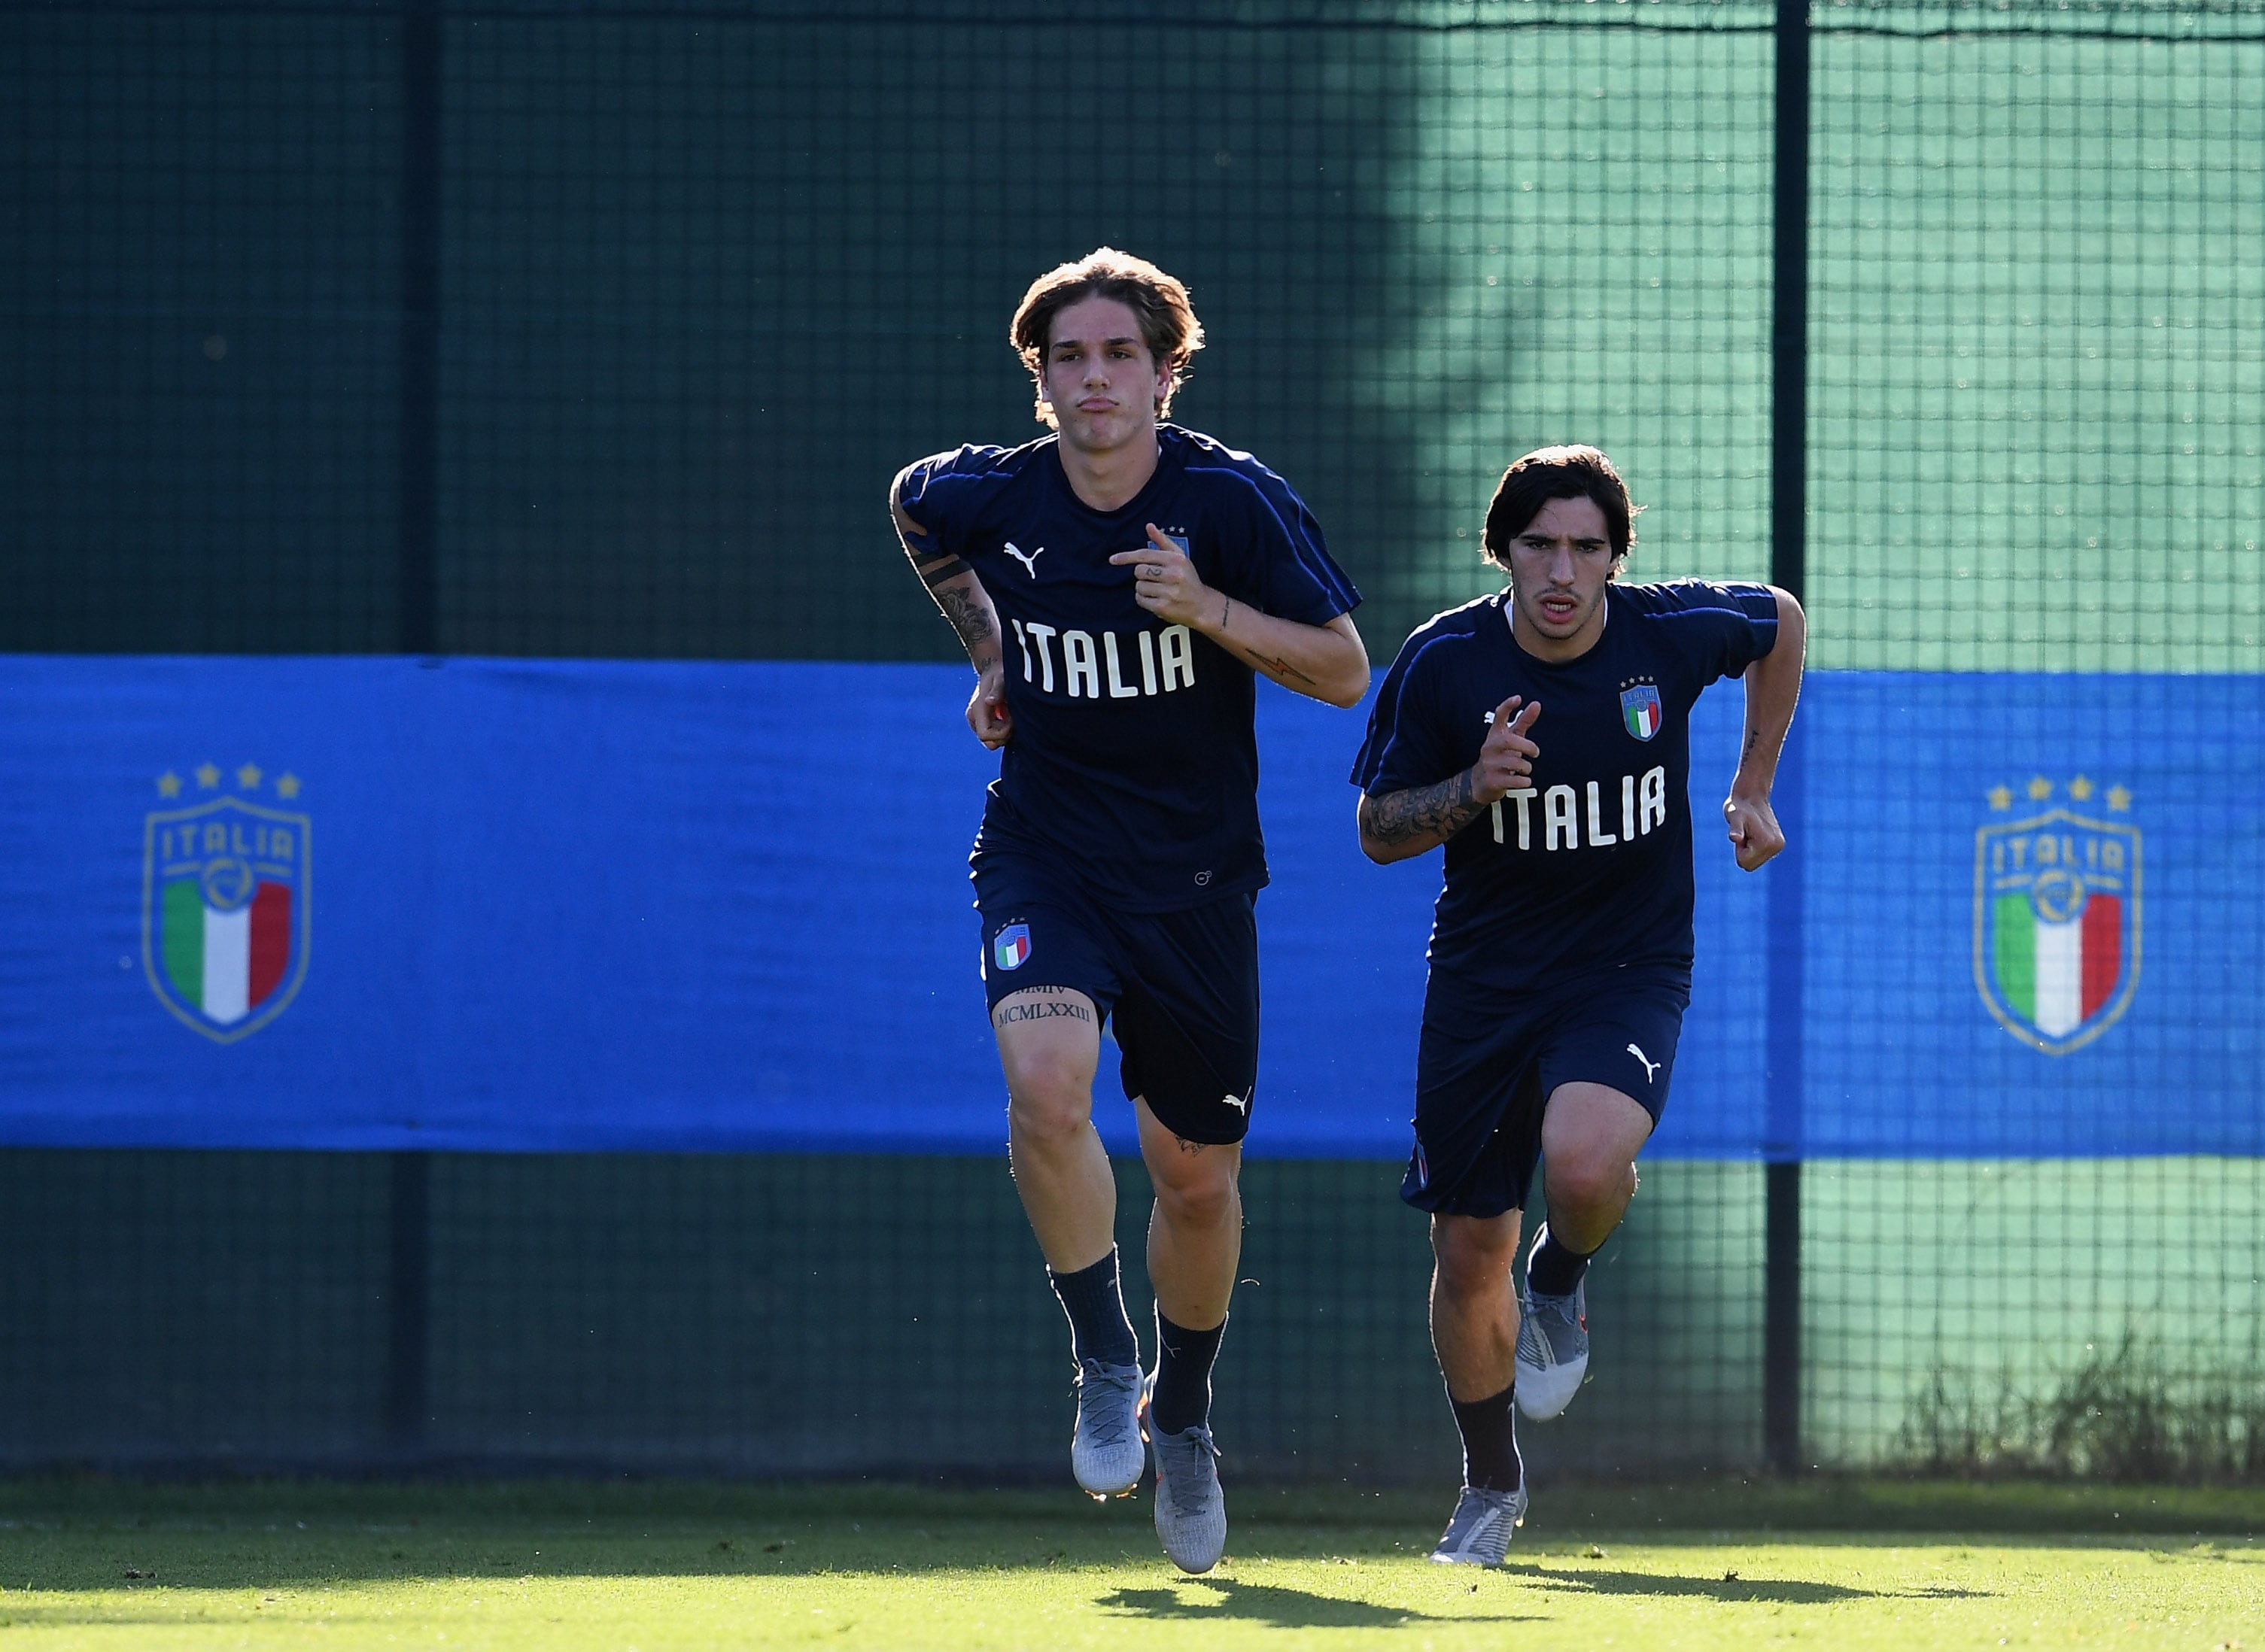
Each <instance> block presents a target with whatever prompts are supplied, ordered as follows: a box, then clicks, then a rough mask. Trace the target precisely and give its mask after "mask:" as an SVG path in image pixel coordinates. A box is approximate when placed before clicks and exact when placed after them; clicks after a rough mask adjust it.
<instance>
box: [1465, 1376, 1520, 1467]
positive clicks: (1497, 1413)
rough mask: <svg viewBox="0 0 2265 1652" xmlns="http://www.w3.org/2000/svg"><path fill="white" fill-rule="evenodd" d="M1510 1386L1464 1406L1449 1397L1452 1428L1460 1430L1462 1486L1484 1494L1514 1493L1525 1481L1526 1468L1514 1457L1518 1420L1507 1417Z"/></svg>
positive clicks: (1516, 1450) (1516, 1444)
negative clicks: (1461, 1435)
mask: <svg viewBox="0 0 2265 1652" xmlns="http://www.w3.org/2000/svg"><path fill="white" fill-rule="evenodd" d="M1517 1388H1518V1385H1517V1384H1516V1383H1512V1384H1511V1386H1509V1387H1507V1388H1504V1390H1503V1391H1502V1392H1501V1393H1500V1394H1497V1395H1495V1396H1494V1398H1492V1399H1491V1400H1474V1401H1471V1402H1470V1403H1469V1404H1468V1405H1465V1404H1464V1403H1463V1402H1462V1401H1460V1400H1458V1399H1456V1398H1455V1396H1454V1395H1453V1394H1449V1395H1448V1396H1447V1403H1448V1404H1449V1405H1452V1406H1453V1407H1454V1408H1455V1426H1456V1427H1457V1428H1459V1429H1460V1430H1462V1431H1463V1484H1465V1485H1466V1486H1477V1487H1480V1488H1483V1489H1485V1490H1488V1491H1516V1490H1517V1489H1518V1485H1519V1483H1520V1482H1521V1481H1524V1480H1525V1478H1526V1465H1525V1464H1524V1463H1523V1462H1521V1461H1520V1460H1519V1459H1518V1419H1517V1418H1516V1417H1515V1416H1514V1415H1511V1407H1510V1400H1511V1394H1514V1393H1515V1392H1516V1391H1517Z"/></svg>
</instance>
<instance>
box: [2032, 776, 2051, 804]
mask: <svg viewBox="0 0 2265 1652" xmlns="http://www.w3.org/2000/svg"><path fill="white" fill-rule="evenodd" d="M2029 796H2030V797H2033V798H2035V799H2036V801H2037V802H2039V803H2043V801H2044V800H2045V799H2046V798H2048V797H2051V796H2052V782H2050V780H2047V779H2046V778H2045V777H2044V776H2043V775H2037V776H2036V778H2035V779H2033V780H2031V781H2030V782H2029Z"/></svg>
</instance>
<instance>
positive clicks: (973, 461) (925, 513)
mask: <svg viewBox="0 0 2265 1652" xmlns="http://www.w3.org/2000/svg"><path fill="white" fill-rule="evenodd" d="M1030 451H1031V450H1030V449H1029V448H992V447H977V446H975V445H974V444H972V443H970V444H968V445H967V446H965V447H961V448H952V449H951V450H950V452H947V453H936V454H930V455H929V456H928V457H927V458H925V459H921V460H916V461H914V462H913V463H911V464H908V465H907V466H906V467H905V468H904V469H901V470H899V471H898V472H897V479H896V480H895V482H893V483H892V484H890V488H889V498H890V499H891V501H892V503H893V504H894V505H895V506H897V508H898V509H899V511H901V512H902V513H904V515H905V517H906V518H907V520H910V521H911V522H912V523H913V525H914V527H915V528H919V529H920V530H921V533H922V534H924V535H926V536H927V538H928V540H929V543H930V545H931V546H932V547H933V549H935V550H936V552H937V553H938V554H941V553H943V552H946V551H950V552H954V553H957V554H959V555H962V556H964V555H965V554H966V552H967V549H968V541H969V539H970V536H971V530H972V527H973V524H974V523H975V521H976V520H978V518H980V516H981V514H982V513H983V510H984V508H985V506H987V505H988V504H990V503H991V502H992V501H993V500H994V499H997V498H998V497H999V496H1000V495H1001V494H1002V493H1003V492H1004V491H1006V490H1007V489H1008V488H1009V486H1011V485H1012V484H1013V483H1014V481H1015V478H1016V477H1017V476H1018V475H1020V474H1021V471H1022V469H1023V464H1024V463H1025V462H1027V457H1028V455H1029V453H1030Z"/></svg>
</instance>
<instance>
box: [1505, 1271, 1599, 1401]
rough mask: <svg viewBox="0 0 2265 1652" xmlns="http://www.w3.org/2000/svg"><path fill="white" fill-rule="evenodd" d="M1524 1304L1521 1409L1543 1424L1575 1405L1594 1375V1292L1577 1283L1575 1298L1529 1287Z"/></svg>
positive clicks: (1520, 1346) (1520, 1323)
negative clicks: (1591, 1357)
mask: <svg viewBox="0 0 2265 1652" xmlns="http://www.w3.org/2000/svg"><path fill="white" fill-rule="evenodd" d="M1588 1372H1589V1298H1588V1292H1586V1290H1585V1289H1584V1288H1583V1286H1581V1285H1575V1286H1574V1287H1573V1293H1572V1294H1571V1295H1570V1296H1537V1295H1535V1294H1534V1292H1533V1290H1532V1289H1531V1288H1530V1287H1529V1288H1528V1289H1527V1290H1526V1292H1524V1294H1523V1295H1522V1296H1521V1297H1520V1298H1519V1299H1518V1409H1519V1410H1521V1411H1523V1412H1525V1413H1526V1415H1528V1416H1530V1417H1532V1418H1533V1420H1534V1421H1535V1422H1537V1423H1539V1422H1543V1421H1546V1420H1547V1419H1548V1418H1550V1417H1554V1416H1555V1415H1558V1414H1559V1413H1561V1412H1562V1411H1563V1410H1564V1408H1566V1407H1567V1406H1569V1405H1570V1404H1572V1403H1573V1396H1574V1395H1575V1394H1578V1393H1580V1392H1581V1381H1582V1379H1583V1378H1584V1377H1586V1376H1587V1375H1588Z"/></svg>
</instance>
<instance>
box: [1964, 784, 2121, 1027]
mask: <svg viewBox="0 0 2265 1652" xmlns="http://www.w3.org/2000/svg"><path fill="white" fill-rule="evenodd" d="M2041 787H2043V788H2045V790H2043V791H2041V790H2040V788H2041ZM2070 790H2071V793H2072V795H2073V796H2075V797H2078V798H2079V799H2081V798H2083V797H2087V796H2088V795H2089V793H2090V790H2091V788H2090V786H2089V785H2088V784H2087V782H2083V781H2081V780H2079V781H2078V782H2076V783H2075V784H2074V785H2072V787H2071V788H2070ZM2049 791H2050V787H2049V784H2048V782H2031V783H2030V787H2029V793H2030V796H2031V797H2043V796H2044V795H2049ZM2008 796H2009V794H2008V793H2006V791H2005V790H2002V789H2001V790H2000V791H1999V792H1998V793H1995V794H1993V796H1992V802H1993V804H1997V806H1999V807H2005V806H2007V804H2006V802H2004V801H2001V800H2003V799H2006V797H2008ZM2109 798H2110V807H2111V808H2128V807H2129V806H2130V795H2129V794H2128V793H2126V792H2124V791H2123V789H2122V788H2121V787H2117V788H2116V789H2115V790H2113V791H2111V792H2110V793H2109ZM2118 799H2120V800H2121V801H2120V802H2119V801H2117V800H2118ZM2139 851H2140V840H2139V830H2138V827H2137V826H2129V825H2125V824H2123V822H2120V821H2110V820H2099V819H2090V818H2088V817H2087V816H2084V815H2079V814H2076V813H2073V812H2072V811H2069V810H2067V809H2052V810H2049V811H2046V812H2044V813H2043V814H2036V815H2032V816H2030V817H2029V818H2028V819H2023V820H2013V821H2007V822H2006V823H2004V824H2002V825H1991V826H1984V827H1982V828H1981V829H1980V830H1979V831H1977V833H1975V834H1974V979H1975V983H1976V985H1977V986H1979V987H1980V988H1981V992H1982V1001H1983V1002H1984V1003H1985V1005H1987V1006H1988V1007H1989V1010H1990V1013H1991V1014H1992V1015H1994V1016H1996V1017H1997V1018H1998V1022H1999V1025H2000V1026H2002V1027H2004V1028H2005V1029H2006V1031H2008V1032H2010V1033H2012V1034H2013V1035H2014V1037H2016V1038H2019V1039H2020V1040H2021V1042H2022V1043H2024V1044H2033V1045H2035V1046H2036V1048H2037V1049H2039V1050H2042V1051H2043V1052H2045V1053H2046V1054H2047V1055H2066V1054H2067V1053H2068V1052H2070V1051H2072V1050H2076V1049H2080V1048H2081V1047H2082V1046H2084V1045H2085V1044H2089V1043H2091V1042H2092V1041H2093V1040H2094V1038H2096V1037H2099V1036H2100V1035H2101V1033H2103V1032H2105V1031H2106V1030H2108V1028H2109V1027H2111V1026H2113V1025H2114V1024H2115V1022H2116V1019H2117V1018H2118V1017H2119V1016H2121V1015H2123V1011H2124V1010H2125V1009H2126V1008H2128V1007H2129V1006H2130V1002H2131V993H2132V991H2133V989H2134V988H2135V987H2137V986H2138V982H2139V916H2140V907H2139V903H2140V864H2139Z"/></svg>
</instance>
